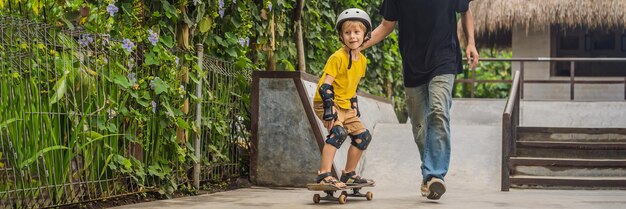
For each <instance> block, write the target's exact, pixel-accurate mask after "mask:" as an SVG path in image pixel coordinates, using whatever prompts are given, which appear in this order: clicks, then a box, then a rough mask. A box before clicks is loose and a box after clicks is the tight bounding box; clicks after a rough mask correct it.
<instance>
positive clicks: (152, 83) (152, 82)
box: [150, 79, 154, 89]
mask: <svg viewBox="0 0 626 209" xmlns="http://www.w3.org/2000/svg"><path fill="white" fill-rule="evenodd" d="M150 88H151V89H154V79H152V80H151V81H150Z"/></svg>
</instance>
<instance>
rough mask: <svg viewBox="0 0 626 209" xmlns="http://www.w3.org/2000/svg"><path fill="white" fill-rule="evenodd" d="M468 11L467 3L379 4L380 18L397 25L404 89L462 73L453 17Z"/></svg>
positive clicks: (415, 0) (404, 0)
mask: <svg viewBox="0 0 626 209" xmlns="http://www.w3.org/2000/svg"><path fill="white" fill-rule="evenodd" d="M468 8H469V0H385V1H383V4H382V5H381V7H380V14H382V15H383V17H384V18H385V19H386V20H388V21H398V24H399V30H400V53H401V54H402V68H403V73H404V86H406V87H416V86H419V85H422V84H425V83H427V82H428V81H429V80H430V79H431V78H432V77H434V76H436V75H442V74H457V73H461V72H463V68H462V59H461V48H460V46H459V40H458V38H457V32H456V27H457V22H456V13H457V12H466V11H467V10H468Z"/></svg>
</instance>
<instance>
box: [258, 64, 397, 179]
mask: <svg viewBox="0 0 626 209" xmlns="http://www.w3.org/2000/svg"><path fill="white" fill-rule="evenodd" d="M252 77H253V81H252V82H253V84H252V86H253V92H252V98H251V100H252V101H251V103H252V104H251V105H252V118H251V119H252V144H253V148H252V156H251V165H250V167H251V174H250V178H251V180H252V182H253V183H255V184H257V185H264V186H292V187H304V186H305V185H306V183H310V182H312V181H313V178H314V177H315V176H316V175H317V170H318V169H319V166H320V165H319V163H320V160H321V158H320V153H321V149H322V147H323V145H324V139H325V136H326V135H327V134H328V133H327V131H326V130H325V128H323V125H322V122H321V121H320V120H319V119H317V117H316V116H315V114H314V112H313V108H312V106H313V96H314V95H315V87H316V86H317V81H318V80H319V78H317V77H316V76H313V75H310V74H306V73H301V72H285V71H274V72H268V71H264V72H260V71H257V72H253V75H252ZM359 96H360V98H359V105H361V107H360V110H361V112H362V116H361V120H362V122H363V123H364V124H365V126H366V127H367V128H368V129H370V131H373V130H374V126H375V125H376V124H377V123H381V122H384V123H398V120H397V118H396V116H395V112H394V110H393V105H392V104H391V101H390V100H388V99H385V98H381V97H377V96H373V95H369V94H365V93H360V94H359ZM346 144H347V145H346ZM348 148H349V143H344V146H342V147H341V149H339V150H338V151H337V153H336V155H335V161H334V163H333V164H334V165H333V171H334V174H335V175H337V173H340V172H341V168H343V165H344V164H345V159H346V156H347V150H348ZM365 158H366V154H364V156H363V157H362V159H361V163H360V164H359V167H358V168H357V172H360V171H362V169H363V166H362V165H363V163H362V162H363V161H364V159H365Z"/></svg>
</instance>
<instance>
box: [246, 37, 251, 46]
mask: <svg viewBox="0 0 626 209" xmlns="http://www.w3.org/2000/svg"><path fill="white" fill-rule="evenodd" d="M246 46H250V37H246Z"/></svg>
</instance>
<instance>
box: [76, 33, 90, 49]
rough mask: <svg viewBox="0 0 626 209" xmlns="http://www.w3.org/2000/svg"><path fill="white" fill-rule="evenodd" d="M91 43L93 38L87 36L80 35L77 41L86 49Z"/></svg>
mask: <svg viewBox="0 0 626 209" xmlns="http://www.w3.org/2000/svg"><path fill="white" fill-rule="evenodd" d="M91 42H93V38H91V36H89V35H87V34H85V35H82V36H81V38H80V39H78V44H79V45H81V46H83V47H87V46H88V45H89V44H90V43H91Z"/></svg>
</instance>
